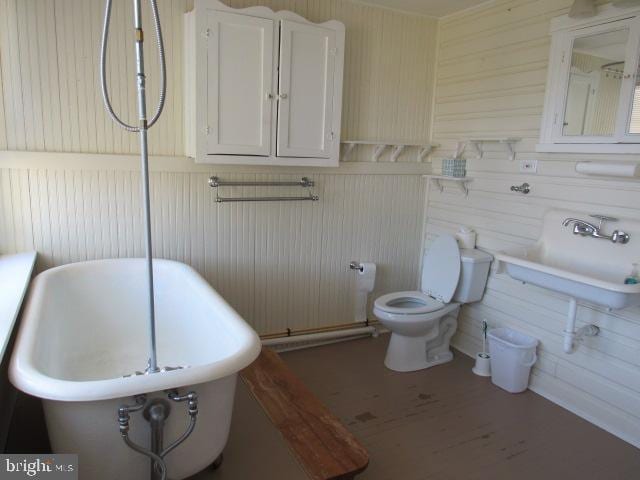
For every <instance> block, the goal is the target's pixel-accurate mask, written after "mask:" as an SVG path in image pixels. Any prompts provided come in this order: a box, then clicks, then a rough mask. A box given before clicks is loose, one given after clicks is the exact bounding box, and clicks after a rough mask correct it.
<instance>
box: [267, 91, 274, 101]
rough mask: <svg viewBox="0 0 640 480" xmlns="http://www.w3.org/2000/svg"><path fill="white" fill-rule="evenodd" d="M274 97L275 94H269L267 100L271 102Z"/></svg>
mask: <svg viewBox="0 0 640 480" xmlns="http://www.w3.org/2000/svg"><path fill="white" fill-rule="evenodd" d="M273 97H274V95H273V93H271V92H267V98H268V99H269V100H273Z"/></svg>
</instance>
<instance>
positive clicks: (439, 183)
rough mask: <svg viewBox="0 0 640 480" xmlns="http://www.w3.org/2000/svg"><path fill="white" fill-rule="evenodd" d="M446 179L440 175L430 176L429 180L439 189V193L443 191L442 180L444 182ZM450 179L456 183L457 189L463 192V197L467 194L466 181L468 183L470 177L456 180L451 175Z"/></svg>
mask: <svg viewBox="0 0 640 480" xmlns="http://www.w3.org/2000/svg"><path fill="white" fill-rule="evenodd" d="M447 180H449V179H447V178H441V177H436V178H434V177H431V181H432V182H433V183H434V184H435V186H436V188H438V190H440V193H442V192H444V184H443V182H446V181H447ZM450 181H451V182H452V183H455V184H456V186H457V187H458V189H459V190H460V191H461V192H462V193H463V194H464V196H465V197H468V196H469V187H468V186H467V183H469V182H470V181H471V179H464V180H456V179H455V177H452V179H451V180H450Z"/></svg>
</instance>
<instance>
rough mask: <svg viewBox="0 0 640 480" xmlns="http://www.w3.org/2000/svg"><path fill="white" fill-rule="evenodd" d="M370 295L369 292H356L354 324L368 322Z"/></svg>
mask: <svg viewBox="0 0 640 480" xmlns="http://www.w3.org/2000/svg"><path fill="white" fill-rule="evenodd" d="M368 297H369V294H368V293H367V292H364V291H361V292H358V291H356V298H355V303H354V305H353V318H354V322H366V321H367V300H368Z"/></svg>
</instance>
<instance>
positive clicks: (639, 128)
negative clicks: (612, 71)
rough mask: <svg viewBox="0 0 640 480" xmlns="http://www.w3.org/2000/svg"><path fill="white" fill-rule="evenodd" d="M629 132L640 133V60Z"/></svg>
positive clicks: (628, 127) (628, 126)
mask: <svg viewBox="0 0 640 480" xmlns="http://www.w3.org/2000/svg"><path fill="white" fill-rule="evenodd" d="M627 133H631V134H633V135H638V134H640V62H638V71H637V72H636V76H635V85H634V87H633V102H632V104H631V115H629V124H628V125H627Z"/></svg>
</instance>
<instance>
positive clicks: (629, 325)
mask: <svg viewBox="0 0 640 480" xmlns="http://www.w3.org/2000/svg"><path fill="white" fill-rule="evenodd" d="M570 3H571V2H570V1H568V0H567V1H561V2H559V1H557V0H535V1H525V0H496V1H495V2H489V3H486V4H484V5H482V6H480V7H478V8H475V9H473V10H468V11H466V12H462V13H459V14H454V15H451V16H449V17H446V18H444V19H443V20H442V21H441V24H440V50H439V52H438V58H439V60H438V68H437V82H436V102H435V113H434V127H433V128H434V141H435V142H438V143H441V144H442V145H443V147H442V149H440V150H437V151H436V152H435V157H436V158H435V160H434V169H435V170H436V171H437V170H438V169H439V167H440V160H441V159H442V158H443V157H444V156H446V155H448V154H450V153H452V152H453V149H454V147H455V144H456V142H457V141H459V140H463V139H464V138H467V137H469V136H474V137H481V136H483V135H489V136H505V137H506V136H521V137H523V141H522V142H519V143H518V144H516V150H517V157H516V161H514V162H510V161H509V160H508V159H507V155H506V153H505V151H504V147H502V146H499V145H488V146H487V147H488V148H487V149H488V150H489V151H488V152H486V153H485V156H484V158H482V159H480V160H477V159H473V156H474V154H473V153H472V152H469V153H468V157H469V158H471V160H468V175H469V176H470V177H473V181H472V182H471V183H470V185H469V187H470V192H469V196H468V197H466V198H465V197H464V196H462V195H460V194H459V192H458V191H457V190H455V188H451V187H447V188H445V190H444V191H443V192H440V191H439V190H438V189H436V188H430V189H429V193H428V205H427V210H426V218H425V227H424V228H425V241H426V245H428V244H429V242H430V241H431V239H432V238H434V237H435V236H437V235H439V234H441V233H444V232H447V233H453V232H454V231H455V230H456V229H457V227H458V225H460V224H465V225H471V226H472V227H473V228H474V229H475V230H476V231H477V232H478V246H479V247H481V248H485V249H489V250H500V249H504V248H508V247H513V246H518V245H530V244H532V243H533V242H534V241H535V240H536V239H537V238H538V236H539V234H540V230H541V226H542V218H543V215H544V212H545V211H546V210H547V209H549V208H566V209H571V210H577V211H582V212H588V213H603V214H607V215H611V216H615V217H629V218H634V219H639V218H640V208H638V205H640V184H638V183H637V182H635V181H632V180H607V179H600V178H597V177H583V176H579V175H577V174H576V173H575V171H574V167H575V162H576V161H577V160H603V161H610V160H617V161H620V160H621V159H625V160H630V159H632V160H635V161H638V160H640V158H639V157H638V156H604V155H558V154H544V155H543V154H537V153H535V144H536V143H537V141H538V136H539V126H540V120H541V114H542V106H543V102H544V88H545V82H546V69H547V59H548V53H549V41H550V39H549V36H548V30H549V21H550V19H551V18H552V17H554V16H557V15H560V14H564V13H566V11H567V8H568V6H569V4H570ZM528 158H535V159H538V161H539V163H538V174H536V175H528V174H522V173H519V160H522V159H528ZM523 182H528V183H529V184H530V185H531V193H530V194H529V195H526V196H525V195H521V194H517V193H513V192H510V191H509V187H510V186H511V185H519V184H521V183H523ZM621 226H624V224H621ZM567 234H570V233H569V232H567ZM594 241H598V240H594ZM630 268H631V265H630ZM625 273H626V272H621V275H624V274H625ZM567 310H568V300H567V297H565V296H563V295H559V294H556V293H553V292H550V291H547V290H544V289H541V288H537V287H535V286H531V285H522V284H521V283H520V282H517V281H514V280H512V279H511V278H510V277H508V276H506V275H501V274H495V273H492V274H491V277H490V279H489V283H488V288H487V291H486V293H485V296H484V298H483V300H482V301H481V302H479V303H476V304H472V305H467V306H465V307H464V308H463V309H462V312H461V316H460V320H459V329H458V333H457V334H456V336H455V337H454V340H453V343H454V344H455V346H457V347H458V348H460V349H462V350H463V351H464V352H466V353H468V354H470V355H474V354H475V352H477V351H479V350H480V348H481V345H482V343H481V330H480V322H481V321H482V320H483V319H486V320H487V321H488V322H489V324H490V325H491V327H497V326H508V327H511V328H514V329H516V330H520V331H522V332H525V333H528V334H530V335H532V336H534V337H536V338H538V339H539V340H540V347H539V350H538V353H539V359H538V362H537V363H536V366H535V368H534V369H533V377H532V383H531V388H532V389H533V390H535V391H536V392H538V393H540V394H542V395H544V396H546V397H547V398H549V399H551V400H553V401H555V402H557V403H559V404H560V405H562V406H564V407H566V408H568V409H570V410H572V411H574V412H575V413H577V414H579V415H581V416H583V417H585V418H587V419H588V420H590V421H592V422H594V423H596V424H597V425H600V426H602V427H603V428H605V429H607V430H609V431H611V432H612V433H614V434H616V435H619V436H620V437H621V438H623V439H625V440H627V441H629V442H631V443H633V444H634V445H636V446H640V409H639V408H638V405H640V368H639V366H640V309H639V308H629V309H625V310H622V311H614V312H607V311H606V309H604V308H601V307H597V306H593V305H587V304H581V305H580V306H579V309H578V325H579V326H580V325H584V324H588V323H594V324H596V325H598V326H599V327H600V329H601V333H600V335H599V336H598V337H595V338H589V339H587V340H586V341H585V343H584V345H582V346H580V347H579V348H578V350H577V352H576V353H574V354H573V355H567V354H565V353H563V351H562V338H563V335H562V332H563V329H564V327H565V322H566V314H567Z"/></svg>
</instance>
